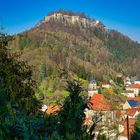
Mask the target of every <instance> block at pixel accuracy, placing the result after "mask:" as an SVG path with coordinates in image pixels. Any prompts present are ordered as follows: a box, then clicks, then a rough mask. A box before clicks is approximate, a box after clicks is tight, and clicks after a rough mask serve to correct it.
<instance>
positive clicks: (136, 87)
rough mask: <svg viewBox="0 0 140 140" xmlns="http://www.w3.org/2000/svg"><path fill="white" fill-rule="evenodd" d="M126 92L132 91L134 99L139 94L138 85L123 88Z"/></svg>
mask: <svg viewBox="0 0 140 140" xmlns="http://www.w3.org/2000/svg"><path fill="white" fill-rule="evenodd" d="M125 90H126V91H133V92H134V95H135V97H136V96H138V95H139V92H140V84H132V85H130V86H127V87H126V88H125Z"/></svg>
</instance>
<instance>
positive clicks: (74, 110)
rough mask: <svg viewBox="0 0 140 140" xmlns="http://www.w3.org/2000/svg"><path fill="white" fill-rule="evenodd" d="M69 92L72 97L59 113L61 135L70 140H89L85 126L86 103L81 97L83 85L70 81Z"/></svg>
mask: <svg viewBox="0 0 140 140" xmlns="http://www.w3.org/2000/svg"><path fill="white" fill-rule="evenodd" d="M67 91H68V92H69V94H70V95H69V96H68V97H67V98H66V100H65V101H64V104H63V107H62V110H61V111H60V113H59V119H60V120H59V122H60V126H59V128H60V130H59V132H60V135H61V136H63V137H64V139H69V140H82V139H88V138H89V137H88V135H87V133H86V129H85V127H84V126H83V122H84V119H85V114H84V108H83V107H84V106H85V101H84V99H83V98H82V96H81V95H80V93H81V91H82V88H81V84H80V83H79V82H78V81H70V82H68V87H67ZM83 137H86V138H83Z"/></svg>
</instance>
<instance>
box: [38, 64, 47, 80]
mask: <svg viewBox="0 0 140 140" xmlns="http://www.w3.org/2000/svg"><path fill="white" fill-rule="evenodd" d="M45 77H46V65H45V64H41V65H40V68H39V80H40V81H42V80H43V79H44V78H45Z"/></svg>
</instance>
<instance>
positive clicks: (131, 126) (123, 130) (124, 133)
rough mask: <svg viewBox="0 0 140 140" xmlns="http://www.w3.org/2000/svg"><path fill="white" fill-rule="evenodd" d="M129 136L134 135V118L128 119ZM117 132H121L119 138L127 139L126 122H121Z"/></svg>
mask: <svg viewBox="0 0 140 140" xmlns="http://www.w3.org/2000/svg"><path fill="white" fill-rule="evenodd" d="M128 121H129V135H130V136H131V135H132V134H133V133H134V124H135V119H134V118H129V119H128ZM119 127H120V128H121V129H120V128H119V130H121V132H120V133H121V135H120V136H121V137H122V136H123V137H126V138H127V121H126V119H125V120H123V121H122V122H121V124H120V126H119Z"/></svg>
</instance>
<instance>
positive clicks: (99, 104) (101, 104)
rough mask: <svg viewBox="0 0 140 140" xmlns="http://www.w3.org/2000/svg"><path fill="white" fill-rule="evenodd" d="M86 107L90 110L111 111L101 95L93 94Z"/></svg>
mask: <svg viewBox="0 0 140 140" xmlns="http://www.w3.org/2000/svg"><path fill="white" fill-rule="evenodd" d="M88 107H89V108H90V109H92V110H99V111H102V110H111V109H112V108H111V106H110V105H109V104H108V102H107V100H106V99H105V98H104V96H103V95H101V94H93V96H92V97H91V99H90V102H89V103H88Z"/></svg>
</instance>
